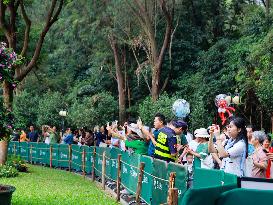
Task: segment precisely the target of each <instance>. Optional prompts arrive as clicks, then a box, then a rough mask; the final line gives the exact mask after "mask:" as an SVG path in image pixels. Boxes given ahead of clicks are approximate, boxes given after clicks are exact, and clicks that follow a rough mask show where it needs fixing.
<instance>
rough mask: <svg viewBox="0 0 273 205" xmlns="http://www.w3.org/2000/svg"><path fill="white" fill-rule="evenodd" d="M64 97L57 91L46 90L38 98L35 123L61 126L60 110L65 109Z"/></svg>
mask: <svg viewBox="0 0 273 205" xmlns="http://www.w3.org/2000/svg"><path fill="white" fill-rule="evenodd" d="M65 108H66V106H65V98H64V97H63V96H62V95H61V93H59V92H47V93H45V94H44V95H43V96H42V97H41V98H40V100H39V104H38V108H37V112H38V113H39V115H38V117H37V124H38V125H39V126H42V125H51V126H59V127H60V126H61V116H60V115H59V112H60V110H63V109H65Z"/></svg>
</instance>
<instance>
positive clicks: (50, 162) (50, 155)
mask: <svg viewBox="0 0 273 205" xmlns="http://www.w3.org/2000/svg"><path fill="white" fill-rule="evenodd" d="M49 164H50V168H52V145H50V148H49Z"/></svg>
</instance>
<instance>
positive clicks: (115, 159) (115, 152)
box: [110, 147, 121, 181]
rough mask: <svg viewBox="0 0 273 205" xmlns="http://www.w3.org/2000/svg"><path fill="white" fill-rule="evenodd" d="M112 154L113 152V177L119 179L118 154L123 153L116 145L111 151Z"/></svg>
mask: <svg viewBox="0 0 273 205" xmlns="http://www.w3.org/2000/svg"><path fill="white" fill-rule="evenodd" d="M110 154H111V159H112V160H111V161H112V164H111V178H112V179H113V180H115V181H116V180H117V175H118V172H117V170H118V161H117V159H118V155H119V154H121V151H120V150H119V149H117V148H115V147H113V148H112V149H111V151H110Z"/></svg>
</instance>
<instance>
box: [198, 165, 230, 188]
mask: <svg viewBox="0 0 273 205" xmlns="http://www.w3.org/2000/svg"><path fill="white" fill-rule="evenodd" d="M224 177H225V173H224V171H222V170H217V169H201V168H196V169H195V170H194V180H193V188H206V187H213V186H219V185H223V182H224ZM196 179H198V180H196Z"/></svg>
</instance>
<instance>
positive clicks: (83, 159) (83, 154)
mask: <svg viewBox="0 0 273 205" xmlns="http://www.w3.org/2000/svg"><path fill="white" fill-rule="evenodd" d="M85 156H86V153H85V149H84V148H83V152H82V174H83V177H84V178H85Z"/></svg>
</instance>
